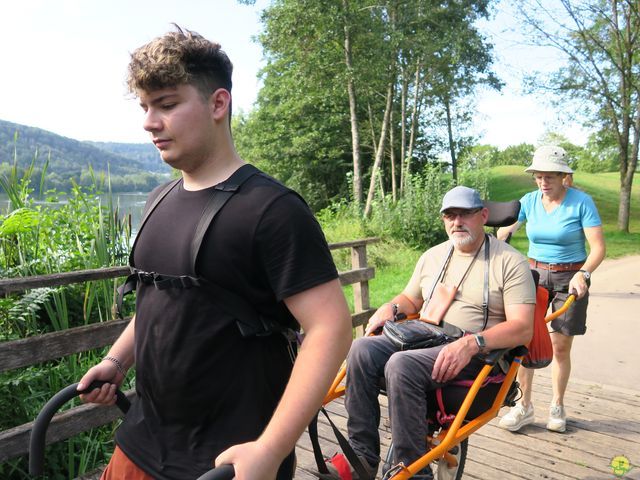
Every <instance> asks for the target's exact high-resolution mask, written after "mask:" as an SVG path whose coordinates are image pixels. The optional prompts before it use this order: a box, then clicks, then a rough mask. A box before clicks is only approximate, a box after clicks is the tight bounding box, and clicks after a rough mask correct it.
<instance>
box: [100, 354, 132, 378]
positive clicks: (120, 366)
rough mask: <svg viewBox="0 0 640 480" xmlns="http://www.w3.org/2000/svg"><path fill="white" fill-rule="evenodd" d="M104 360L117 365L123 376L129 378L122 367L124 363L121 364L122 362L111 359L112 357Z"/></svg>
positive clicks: (114, 358)
mask: <svg viewBox="0 0 640 480" xmlns="http://www.w3.org/2000/svg"><path fill="white" fill-rule="evenodd" d="M103 360H109V361H110V362H113V363H115V365H116V368H117V369H118V371H119V372H120V373H121V374H122V376H123V377H126V376H127V371H126V370H125V369H124V367H123V366H122V363H121V362H120V360H118V359H117V358H116V357H110V356H106V357H104V358H103Z"/></svg>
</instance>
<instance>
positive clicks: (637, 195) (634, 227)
mask: <svg viewBox="0 0 640 480" xmlns="http://www.w3.org/2000/svg"><path fill="white" fill-rule="evenodd" d="M638 182H640V176H638V175H636V179H635V182H634V186H633V190H632V194H631V217H630V226H629V230H630V232H631V233H630V234H629V235H626V234H621V233H620V232H618V230H617V221H618V205H619V201H620V200H619V198H620V195H619V191H620V175H619V173H617V172H608V173H583V172H576V173H575V174H574V186H575V187H576V188H579V189H581V190H584V191H585V192H587V193H588V194H589V195H591V197H592V198H593V200H594V201H595V203H596V206H597V207H598V211H599V213H600V217H601V218H602V223H603V228H604V234H605V239H606V242H607V258H615V257H621V256H624V255H631V254H638V253H640V185H638ZM535 188H536V186H535V182H534V181H533V179H532V178H531V175H529V174H527V173H525V172H524V169H523V168H522V167H521V166H506V167H495V168H493V169H491V174H490V175H489V192H490V197H491V200H495V201H505V200H513V199H519V198H520V197H522V195H524V194H525V193H527V192H530V191H532V190H534V189H535ZM512 244H513V245H514V246H515V247H516V248H518V249H519V250H521V251H523V252H526V248H527V245H528V242H527V238H526V235H525V232H524V228H522V229H520V231H518V232H517V233H516V235H515V237H514V239H513V240H512Z"/></svg>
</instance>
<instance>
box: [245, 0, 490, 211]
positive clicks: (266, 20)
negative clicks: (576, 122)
mask: <svg viewBox="0 0 640 480" xmlns="http://www.w3.org/2000/svg"><path fill="white" fill-rule="evenodd" d="M489 4H490V2H489V0H456V1H453V0H449V1H444V2H442V1H435V0H429V1H421V2H406V1H402V0H387V1H384V2H371V1H369V0H342V1H340V2H336V1H327V0H324V1H315V2H311V1H305V0H275V1H274V2H273V3H272V4H271V5H270V6H269V7H268V8H267V9H265V11H264V12H263V14H262V22H263V25H264V30H263V32H262V33H261V35H260V36H259V38H258V39H259V41H260V43H261V44H262V46H263V48H264V53H265V57H266V66H265V67H264V69H263V70H262V72H261V77H262V81H263V87H262V89H261V91H260V92H259V94H258V99H257V102H256V105H257V106H256V108H255V109H254V110H253V111H251V112H250V113H249V114H248V115H244V116H242V117H240V118H236V119H235V123H234V135H235V138H236V142H237V144H238V149H239V151H240V153H241V155H242V156H243V157H244V158H245V159H247V160H249V161H251V162H252V163H255V164H258V165H260V166H262V167H263V168H264V169H265V170H267V171H268V172H269V173H272V174H274V175H275V176H277V177H278V178H280V179H281V180H283V181H285V182H286V183H287V184H289V185H291V186H292V187H294V188H296V189H298V190H299V191H300V192H301V193H302V194H303V195H304V196H305V197H306V198H307V199H308V200H309V201H310V203H311V204H312V206H313V207H314V208H316V209H317V208H319V207H323V206H325V205H327V204H329V203H330V202H331V201H332V200H333V199H336V198H345V197H350V198H351V199H352V200H354V201H355V203H356V204H358V205H359V204H360V202H361V201H363V199H364V198H363V197H364V196H365V190H366V189H365V188H364V185H368V187H369V188H368V192H367V195H366V196H367V205H366V206H365V210H367V209H369V210H370V208H371V205H372V202H373V199H374V198H375V197H374V194H375V195H384V194H385V193H386V192H388V191H393V192H394V195H395V193H396V192H402V190H403V187H404V186H405V185H406V182H408V179H409V173H411V172H416V171H420V170H421V169H422V168H423V166H424V165H427V164H429V163H432V162H434V161H436V159H437V158H438V155H439V154H440V153H441V152H443V151H450V152H451V153H450V157H451V158H452V159H454V160H455V158H456V153H455V152H457V151H458V150H460V148H461V146H462V145H464V144H465V142H466V140H465V137H464V135H462V134H461V133H460V132H461V131H462V128H461V127H462V125H463V124H464V122H467V121H468V120H469V117H468V116H467V114H466V113H465V109H462V108H459V107H460V106H461V105H462V104H464V102H466V101H467V100H468V98H469V97H470V96H471V95H472V94H473V92H474V89H475V88H476V87H477V86H478V85H480V84H486V85H489V86H491V87H498V86H499V82H498V81H497V79H496V78H495V76H494V75H493V74H492V72H491V70H490V68H491V62H492V53H491V52H492V50H491V45H489V44H487V42H486V40H485V39H484V37H483V36H482V35H481V34H480V33H479V32H478V31H477V29H476V28H475V26H474V22H475V21H476V20H477V19H479V18H482V17H486V16H488V15H489V11H488V8H489Z"/></svg>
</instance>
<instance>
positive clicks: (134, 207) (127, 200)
mask: <svg viewBox="0 0 640 480" xmlns="http://www.w3.org/2000/svg"><path fill="white" fill-rule="evenodd" d="M147 195H149V194H148V193H142V192H131V193H114V194H112V197H113V201H114V205H116V206H117V207H118V209H119V210H120V212H121V214H122V215H128V214H131V228H132V229H133V230H134V232H133V233H135V230H136V229H137V228H138V225H139V224H140V220H141V217H142V209H143V208H144V204H145V201H146V200H147ZM105 198H106V197H105ZM38 203H39V204H41V205H48V206H52V207H55V206H56V204H52V203H47V202H36V204H38ZM8 207H9V198H8V197H7V194H6V193H0V213H1V214H6V212H7V208H8Z"/></svg>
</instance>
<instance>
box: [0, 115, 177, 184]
mask: <svg viewBox="0 0 640 480" xmlns="http://www.w3.org/2000/svg"><path fill="white" fill-rule="evenodd" d="M34 159H35V160H36V161H35V170H36V171H35V173H34V175H33V178H35V179H39V176H40V172H41V171H42V169H43V168H44V164H45V161H47V160H48V167H47V175H46V179H45V188H55V189H57V190H59V191H69V190H70V188H72V179H73V180H74V181H75V182H76V183H79V184H81V185H85V186H87V185H91V184H92V183H93V180H92V178H91V176H90V174H89V168H90V167H91V168H92V169H93V172H95V174H96V175H98V176H106V175H107V173H109V175H110V178H111V188H112V191H129V192H131V191H144V192H148V191H151V189H153V188H154V187H155V186H157V185H159V184H160V183H161V182H163V181H164V179H165V177H167V176H168V175H169V174H170V171H171V169H170V168H169V167H168V166H167V165H166V164H164V162H163V161H162V159H161V158H160V155H159V154H158V152H157V151H156V149H155V147H154V146H153V145H152V144H151V143H149V144H123V143H98V142H80V141H77V140H73V139H71V138H66V137H62V136H60V135H56V134H55V133H52V132H48V131H46V130H42V129H40V128H34V127H27V126H25V125H19V124H16V123H11V122H5V121H3V120H0V175H5V176H9V174H10V173H9V170H10V168H11V165H13V163H14V160H16V161H17V165H18V168H19V170H20V171H23V170H25V169H26V168H28V167H29V165H30V164H31V163H32V161H34Z"/></svg>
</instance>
